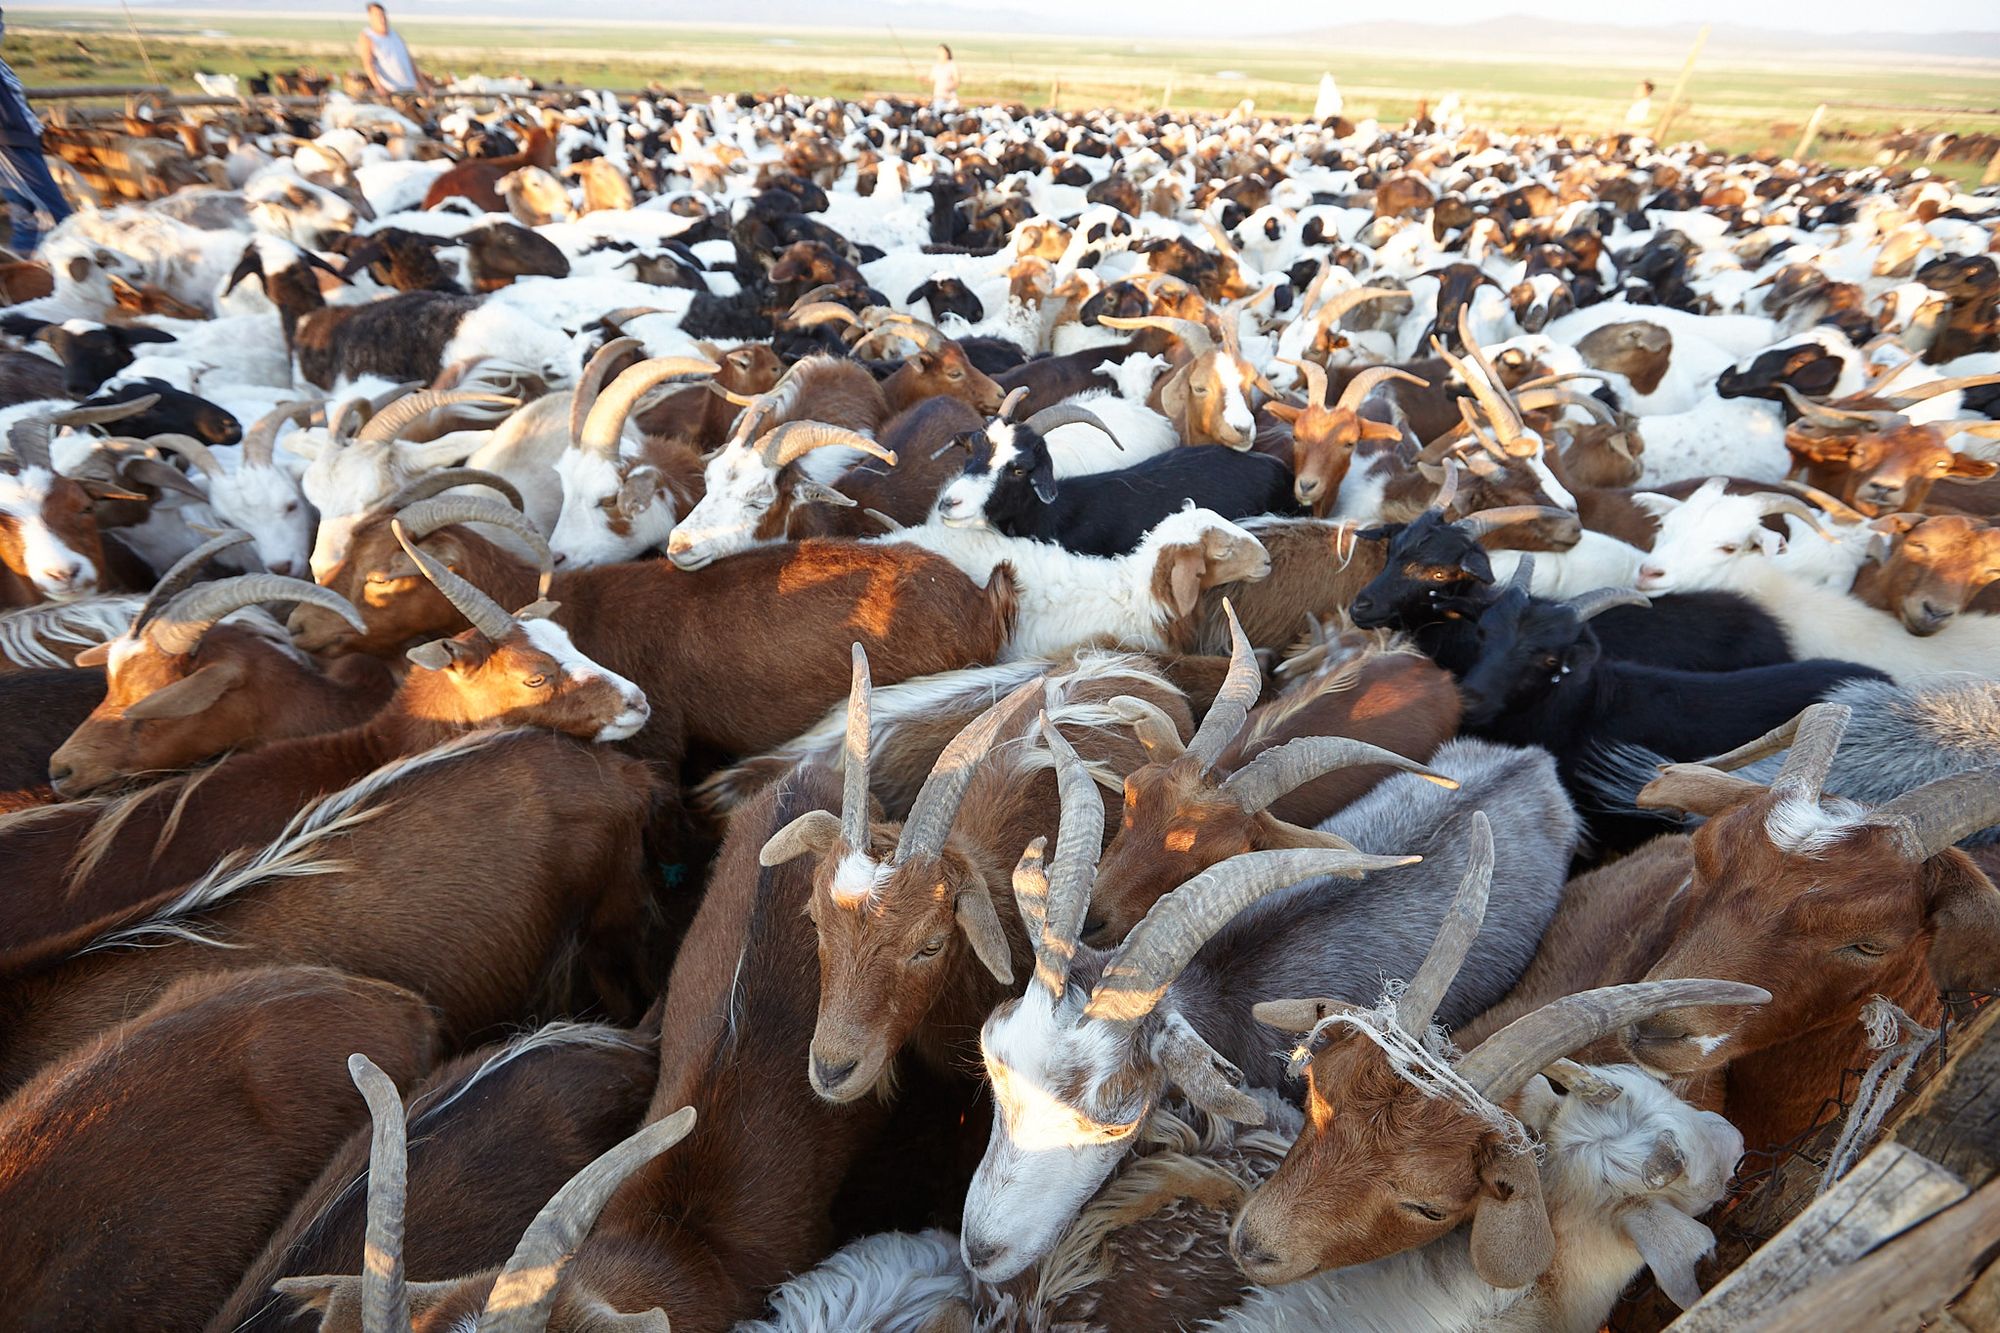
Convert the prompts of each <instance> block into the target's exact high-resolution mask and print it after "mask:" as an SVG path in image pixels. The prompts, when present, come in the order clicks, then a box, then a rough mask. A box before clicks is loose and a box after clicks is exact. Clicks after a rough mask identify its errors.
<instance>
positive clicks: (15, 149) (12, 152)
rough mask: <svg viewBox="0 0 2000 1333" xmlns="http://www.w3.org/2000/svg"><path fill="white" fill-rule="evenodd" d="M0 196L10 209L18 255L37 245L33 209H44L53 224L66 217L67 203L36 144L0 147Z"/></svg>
mask: <svg viewBox="0 0 2000 1333" xmlns="http://www.w3.org/2000/svg"><path fill="white" fill-rule="evenodd" d="M0 197H4V198H5V199H6V200H7V202H8V203H10V204H12V205H13V206H14V234H13V246H14V252H15V253H16V254H19V255H24V256H25V255H30V254H33V253H34V250H35V246H36V245H38V244H40V242H41V239H42V229H41V225H40V223H39V222H38V221H37V220H36V218H35V210H36V209H38V208H40V209H44V210H46V211H47V212H48V215H49V217H50V219H51V220H53V221H55V222H61V221H62V220H63V219H64V218H66V217H68V216H69V211H70V210H69V203H68V202H67V201H66V200H65V199H64V198H63V195H62V191H61V190H60V189H59V188H57V186H56V182H55V178H54V177H53V176H51V175H49V167H48V163H46V162H44V161H43V160H42V149H41V146H40V145H39V144H34V145H30V146H27V147H23V146H20V145H17V144H13V143H5V144H0Z"/></svg>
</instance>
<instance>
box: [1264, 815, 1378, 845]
mask: <svg viewBox="0 0 2000 1333" xmlns="http://www.w3.org/2000/svg"><path fill="white" fill-rule="evenodd" d="M1251 822H1252V823H1253V824H1255V825H1256V832H1255V833H1254V834H1253V835H1252V837H1251V845H1252V846H1254V847H1255V848H1256V849H1257V850H1258V851H1260V852H1276V851H1289V850H1295V849H1299V850H1311V851H1334V852H1351V851H1354V850H1356V848H1355V846H1354V844H1353V843H1351V842H1349V841H1348V840H1347V839H1345V838H1343V837H1341V836H1340V835H1339V834H1337V833H1321V832H1320V831H1319V830H1318V829H1311V828H1306V827H1304V826H1302V825H1299V824H1288V823H1286V822H1285V821H1284V820H1282V819H1279V818H1278V817H1277V816H1276V815H1274V814H1272V813H1271V812H1270V811H1269V810H1259V811H1258V812H1257V813H1256V814H1255V815H1254V816H1252V821H1251Z"/></svg>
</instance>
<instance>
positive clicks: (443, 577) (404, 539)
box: [364, 519, 515, 643]
mask: <svg viewBox="0 0 2000 1333" xmlns="http://www.w3.org/2000/svg"><path fill="white" fill-rule="evenodd" d="M389 530H390V531H391V532H393V533H395V534H396V541H397V543H398V544H400V545H401V546H402V548H403V552H404V554H406V555H408V556H409V557H410V559H411V560H413V561H415V562H416V566H417V569H418V570H419V571H421V572H422V574H423V576H424V577H425V578H427V579H429V580H430V581H431V583H432V585H433V586H435V587H436V588H437V590H438V591H439V592H441V593H443V594H444V599H445V600H446V601H447V602H450V603H451V604H452V606H453V607H455V608H457V610H458V613H459V614H460V615H462V616H464V617H465V618H466V620H468V621H470V622H471V624H472V627H473V628H474V629H476V630H478V631H479V632H480V633H481V634H484V635H485V636H486V637H487V638H488V639H489V640H491V641H492V642H494V643H498V642H500V641H501V640H502V639H504V638H506V637H507V636H508V635H509V634H511V633H513V631H514V625H515V622H514V617H512V616H510V615H508V614H507V612H505V611H504V610H502V609H501V607H500V603H498V602H496V601H494V600H493V599H492V598H491V597H488V596H487V595H486V594H485V593H483V592H481V591H480V590H479V589H478V588H475V587H473V586H472V584H470V583H468V582H467V581H466V580H465V579H463V578H461V577H459V576H458V575H457V574H454V573H452V572H451V570H449V569H447V568H446V567H445V565H444V562H443V561H441V560H439V559H437V558H436V557H434V556H432V555H431V554H430V553H429V552H428V551H425V550H422V549H421V548H419V547H418V545H417V544H416V542H415V541H414V540H412V539H411V537H410V534H409V531H408V530H407V529H405V528H404V527H403V524H402V520H400V519H391V520H390V522H389ZM364 632H365V629H364Z"/></svg>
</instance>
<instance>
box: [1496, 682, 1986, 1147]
mask: <svg viewBox="0 0 2000 1333" xmlns="http://www.w3.org/2000/svg"><path fill="white" fill-rule="evenodd" d="M1848 712H1849V710H1848V709H1847V708H1846V707H1845V706H1844V705H1839V704H1814V705H1813V706H1812V707H1811V708H1809V709H1807V710H1806V711H1805V712H1804V713H1801V714H1800V715H1799V716H1798V717H1797V718H1795V719H1793V720H1792V722H1790V723H1787V724H1786V725H1785V726H1784V727H1781V728H1779V729H1778V730H1776V731H1774V732H1772V733H1771V734H1770V735H1768V736H1765V737H1762V738H1760V739H1758V740H1756V741H1753V742H1751V743H1750V744H1748V745H1745V746H1743V747H1741V748H1739V749H1737V750H1734V751H1732V752H1730V753H1729V754H1727V755H1724V756H1722V757H1720V758H1718V759H1715V760H1712V761H1710V763H1708V764H1705V765H1704V764H1674V765H1669V766H1668V767H1667V768H1666V769H1665V770H1664V774H1663V776H1662V777H1660V778H1659V779H1658V780H1656V781H1655V782H1654V783H1653V784H1652V785H1651V786H1649V787H1647V788H1646V790H1645V791H1644V792H1642V793H1641V796H1640V802H1641V804H1642V805H1648V806H1660V807H1670V808H1675V809H1681V810H1686V811H1689V812H1690V813H1695V814H1701V815H1706V816H1708V822H1707V823H1706V824H1704V825H1703V826H1702V827H1701V829H1700V830H1699V831H1698V832H1696V833H1695V834H1694V835H1693V836H1692V837H1687V836H1682V835H1675V836H1672V837H1666V838H1660V839H1656V840H1655V841H1653V842H1651V843H1648V844H1646V846H1645V847H1642V848H1641V849H1640V850H1639V851H1638V852H1635V853H1634V854H1633V855H1632V856H1631V857H1628V858H1627V859H1625V860H1623V861H1620V862H1617V863H1616V864H1614V865H1612V866H1608V867H1605V868H1604V869H1602V870H1597V871H1592V872H1591V873H1590V874H1588V875H1585V876H1583V877H1582V878H1581V879H1579V880H1577V881H1576V882H1575V883H1574V884H1572V885H1571V887H1570V889H1569V891H1568V892H1567V893H1565V894H1564V896H1563V902H1562V906H1561V907H1560V908H1559V909H1558V911H1557V914H1556V918H1555V920H1554V922H1552V923H1551V924H1550V927H1549V931H1548V934H1547V935H1546V936H1545V937H1544V938H1543V941H1542V946H1541V949H1540V951H1539V952H1538V953H1537V954H1536V957H1535V961H1534V962H1533V963H1532V964H1531V965H1530V966H1529V969H1528V971H1527V973H1526V974H1525V975H1524V976H1523V978H1522V980H1521V984H1520V985H1519V986H1518V987H1517V988H1516V989H1515V991H1514V993H1513V994H1512V995H1510V996H1508V998H1507V999H1506V1000H1505V1001H1503V1002H1502V1003H1501V1004H1499V1005H1497V1006H1495V1008H1494V1009H1493V1010H1491V1011H1490V1012H1488V1013H1486V1014H1484V1015H1481V1016H1480V1018H1478V1019H1477V1020H1475V1021H1474V1022H1473V1023H1471V1024H1469V1025H1468V1026H1467V1029H1466V1033H1467V1035H1468V1036H1470V1037H1473V1038H1477V1037H1478V1036H1481V1035H1483V1034H1485V1033H1487V1032H1491V1031H1492V1030H1493V1029H1494V1028H1495V1027H1497V1026H1498V1025H1499V1024H1501V1023H1503V1022H1506V1021H1507V1020H1508V1019H1509V1018H1511V1017H1513V1016H1515V1015H1517V1014H1519V1013H1521V1012H1522V1011H1524V1010H1525V1009H1528V1008H1531V1007H1533V1005H1535V1004H1536V1003H1538V1002H1540V1001H1542V1000H1545V999H1547V998H1549V997H1550V996H1553V995H1559V994H1563V993H1565V992H1567V991H1570V990H1575V989H1578V988H1580V987H1583V986H1589V985H1602V984H1609V983H1615V982H1623V981H1637V980H1641V979H1645V980H1663V979H1668V978H1675V977H1686V976H1697V975H1699V976H1715V977H1721V978H1725V979H1727V978H1740V979H1744V980H1755V981H1756V982H1758V983H1760V984H1769V985H1770V987H1771V989H1772V991H1773V992H1774V993H1775V994H1776V995H1777V997H1778V998H1777V1001H1776V1002H1775V1003H1773V1004H1771V1005H1768V1006H1766V1007H1765V1008H1764V1009H1761V1010H1759V1011H1757V1012H1756V1013H1755V1014H1754V1015H1753V1016H1750V1017H1748V1018H1747V1019H1746V1018H1744V1017H1742V1016H1741V1015H1736V1014H1727V1013H1718V1012H1716V1011H1714V1010H1711V1009H1695V1010H1688V1011H1684V1012H1682V1013H1680V1014H1678V1015H1676V1016H1675V1017H1674V1018H1673V1020H1672V1021H1668V1020H1666V1019H1659V1020H1653V1021H1650V1022H1648V1023H1644V1024H1640V1025H1638V1026H1636V1027H1631V1028H1628V1029H1626V1031H1625V1032H1624V1034H1623V1037H1622V1039H1621V1040H1622V1044H1623V1047H1624V1049H1625V1050H1626V1051H1628V1052H1629V1053H1630V1056H1631V1058H1634V1059H1637V1060H1638V1061H1639V1062H1640V1063H1641V1064H1643V1065H1645V1066H1647V1067H1648V1068H1651V1069H1654V1070H1656V1071H1658V1072H1660V1073H1664V1074H1668V1075H1671V1076H1673V1077H1675V1078H1677V1079H1681V1080H1684V1081H1687V1082H1690V1083H1693V1084H1696V1085H1705V1086H1699V1087H1697V1089H1696V1090H1697V1091H1700V1092H1704V1093H1705V1094H1706V1096H1707V1098H1708V1100H1709V1101H1710V1102H1711V1103H1712V1104H1719V1105H1718V1109H1720V1110H1722V1112H1723V1114H1724V1115H1726V1116H1728V1117H1729V1119H1730V1121H1731V1122H1732V1123H1733V1124H1735V1125H1736V1127H1737V1128H1738V1129H1740V1130H1742V1131H1743V1136H1744V1139H1745V1141H1746V1142H1747V1143H1748V1144H1749V1145H1750V1146H1751V1148H1753V1149H1759V1148H1768V1147H1771V1146H1773V1145H1777V1144H1782V1143H1786V1142H1789V1141H1790V1140H1791V1139H1792V1138H1794V1137H1795V1136H1796V1135H1798V1134H1799V1133H1801V1132H1802V1131H1804V1130H1806V1129H1808V1128H1810V1127H1811V1126H1812V1125H1813V1124H1814V1123H1815V1122H1816V1120H1817V1118H1818V1116H1819V1113H1820V1111H1821V1108H1822V1106H1823V1105H1824V1103H1825V1101H1826V1099H1827V1098H1829V1097H1832V1096H1835V1095H1837V1094H1838V1093H1839V1091H1840V1087H1841V1076H1842V1073H1843V1071H1845V1070H1847V1069H1849V1068H1852V1067H1854V1066H1856V1065H1860V1064H1865V1063H1866V1062H1867V1058H1868V1057H1867V1046H1866V1034H1865V1032H1864V1031H1863V1029H1862V1027H1861V1024H1860V1022H1859V1015H1860V1012H1861V1008H1862V1006H1863V1005H1864V1004H1865V1003H1866V1002H1867V1001H1868V999H1869V998H1870V997H1871V996H1874V995H1877V994H1881V995H1886V996H1887V997H1888V998H1889V999H1891V1000H1893V1001H1894V1002H1895V1003H1897V1004H1899V1005H1901V1006H1902V1007H1903V1008H1904V1009H1905V1010H1907V1011H1909V1012H1910V1013H1912V1014H1913V1015H1917V1016H1918V1017H1919V1019H1920V1021H1925V1022H1928V1021H1930V1019H1931V1017H1933V1016H1935V1014H1936V1012H1937V1001H1936V994H1937V992H1938V991H1943V992H1945V993H1947V994H1952V995H1955V994H1959V993H1962V992H1965V991H1970V990H1991V989H1993V988H1994V986H1995V985H2000V974H1996V970H1995V966H1994V962H1993V960H1994V959H1995V958H1996V957H2000V893H1996V892H1995V890H1994V887H1993V885H1992V883H1991V882H1990V881H1989V880H1988V879H1987V878H1986V876H1985V875H1983V874H1982V873H1980V871H1979V869H1978V867H1977V866H1975V865H1974V864H1973V862H1972V860H1971V859H1970V858H1969V857H1967V856H1966V854H1965V853H1964V852H1961V851H1959V850H1957V849H1956V848H1954V847H1953V846H1952V845H1951V844H1952V843H1953V841H1955V840H1956V839H1957V838H1959V837H1962V836H1964V835H1965V834H1966V833H1967V832H1969V831H1971V830H1972V829H1976V828H1983V827H1985V826H1986V825H1987V824H1990V823H1992V822H1993V820H1994V818H1995V817H1996V810H1995V804H1994V802H1995V799H1996V793H2000V773H1995V772H1994V771H1993V770H1991V769H1988V770H1984V771H1980V770H1974V771H1971V772H1966V773H1961V774H1958V775H1957V776H1955V777H1950V778H1944V779H1940V780H1938V781H1936V782H1933V783H1931V784H1928V785H1927V786H1924V787H1919V788H1917V789H1916V790H1914V791H1911V792H1908V793H1906V794H1905V795H1903V796H1901V797H1898V798H1897V799H1896V800H1894V801H1892V802H1890V803H1889V804H1887V805H1884V806H1881V807H1878V808H1877V809H1875V810H1872V811H1868V810H1864V809H1862V808H1861V807H1859V806H1857V805H1855V804H1853V803H1852V802H1847V801H1842V800H1839V799H1837V798H1827V799H1826V800H1824V801H1822V798H1821V784H1822V783H1823V782H1824V780H1825V768H1826V764H1827V763H1828V762H1830V760H1831V758H1832V755H1833V752H1834V749H1835V747H1836V746H1837V745H1838V742H1839V738H1840V733H1841V731H1842V730H1843V729H1844V728H1845V726H1846V724H1847V717H1848ZM1788 744H1789V745H1790V747H1791V753H1790V755H1789V756H1788V757H1787V759H1786V761H1785V767H1784V770H1783V771H1782V772H1781V773H1780V774H1779V776H1778V778H1777V780H1776V781H1775V782H1774V783H1773V784H1772V785H1771V786H1770V787H1768V788H1767V787H1764V786H1762V785H1760V784H1758V783H1754V782H1750V781H1748V780H1746V779H1743V778H1739V777H1735V776H1733V775H1732V774H1730V773H1728V772H1726V771H1724V770H1726V769H1729V768H1733V767H1736V766H1737V765H1739V764H1741V763H1747V762H1749V761H1750V760H1752V759H1755V758H1758V757H1761V756H1762V755H1765V754H1769V753H1772V752H1774V751H1776V750H1779V749H1783V748H1785V746H1787V745H1788ZM1724 1070H1727V1073H1728V1077H1727V1080H1726V1082H1727V1094H1726V1096H1725V1095H1724V1094H1723V1092H1722V1089H1721V1084H1722V1082H1723V1080H1722V1079H1721V1078H1720V1077H1719V1076H1720V1075H1721V1074H1722V1072H1723V1071H1724Z"/></svg>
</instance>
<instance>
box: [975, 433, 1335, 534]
mask: <svg viewBox="0 0 2000 1333" xmlns="http://www.w3.org/2000/svg"><path fill="white" fill-rule="evenodd" d="M1046 412H1047V415H1043V414H1041V413H1038V414H1037V416H1038V417H1040V418H1041V419H1040V420H1039V421H1036V420H1034V419H1032V418H1031V419H1030V421H1028V422H1015V421H1010V420H1008V419H1007V418H1006V417H1005V416H1004V415H1003V416H1001V417H996V418H994V419H992V420H991V421H988V422H987V423H986V425H985V426H984V427H983V428H982V429H980V430H976V431H967V432H965V433H964V434H961V435H959V436H958V437H957V438H956V439H955V440H954V441H953V443H954V444H958V445H961V446H963V447H964V449H965V450H966V452H967V453H968V454H970V455H971V457H970V458H969V459H968V461H967V462H966V465H965V471H964V472H963V473H962V474H961V475H960V476H959V478H958V479H957V480H956V481H953V482H952V483H951V484H950V485H949V486H947V487H946V488H945V490H944V492H943V494H942V495H941V496H940V497H939V499H938V513H939V516H940V517H942V518H943V519H944V521H945V522H946V523H948V524H960V525H964V524H972V523H977V522H979V521H980V520H981V519H984V521H985V522H986V523H987V524H989V525H990V526H992V527H993V528H995V529H997V530H998V531H1000V532H1003V533H1005V534H1006V535H1008V536H1010V537H1031V538H1033V539H1035V540H1037V541H1045V542H1054V543H1055V544H1056V545H1058V546H1061V547H1063V548H1064V549H1066V550H1071V551H1076V552H1078V553H1080V554H1083V555H1102V556H1119V555H1125V554H1127V553H1128V552H1130V551H1132V550H1133V549H1134V548H1135V547H1137V546H1138V545H1139V543H1140V542H1141V541H1143V540H1144V539H1145V536H1146V534H1147V533H1148V532H1150V531H1152V530H1153V527H1154V525H1156V524H1157V523H1159V521H1160V520H1161V519H1163V518H1165V517H1167V516H1168V515H1169V514H1172V513H1174V512H1176V511H1178V510H1180V509H1182V508H1184V507H1185V506H1187V505H1188V504H1190V503H1193V504H1197V505H1200V506H1202V507H1203V508H1204V509H1212V510H1214V511H1215V512H1216V513H1218V514H1220V515H1222V516H1223V517H1224V518H1249V517H1254V516H1256V515H1259V514H1296V513H1298V512H1299V510H1298V506H1297V505H1296V504H1295V503H1294V502H1293V499H1292V472H1291V469H1290V468H1288V467H1286V466H1285V465H1284V464H1283V463H1281V462H1279V461H1278V460H1277V459H1275V458H1271V457H1269V456H1267V455H1265V454H1258V453H1237V452H1236V451H1235V450H1233V449H1169V450H1168V451H1167V452H1165V453H1163V454H1155V455H1154V456H1153V457H1151V458H1148V459H1144V460H1142V461H1140V462H1138V463H1134V464H1133V465H1132V466H1131V467H1128V468H1120V469H1119V470H1118V471H1116V472H1097V473H1091V474H1088V475H1085V476H1079V477H1066V478H1064V479H1063V481H1062V482H1061V484H1060V485H1058V484H1057V482H1056V471H1055V463H1054V462H1053V461H1052V460H1051V459H1050V457H1049V445H1048V441H1047V440H1045V439H1044V438H1042V434H1041V432H1042V431H1044V430H1052V429H1054V428H1055V427H1056V426H1057V425H1060V424H1064V422H1065V421H1088V422H1090V423H1091V424H1096V423H1095V419H1094V418H1092V417H1091V416H1090V414H1089V412H1088V411H1086V410H1084V409H1081V408H1073V409H1072V408H1066V407H1064V406H1063V405H1061V404H1058V405H1057V406H1056V407H1054V408H1051V409H1046ZM1059 414H1060V415H1059Z"/></svg>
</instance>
